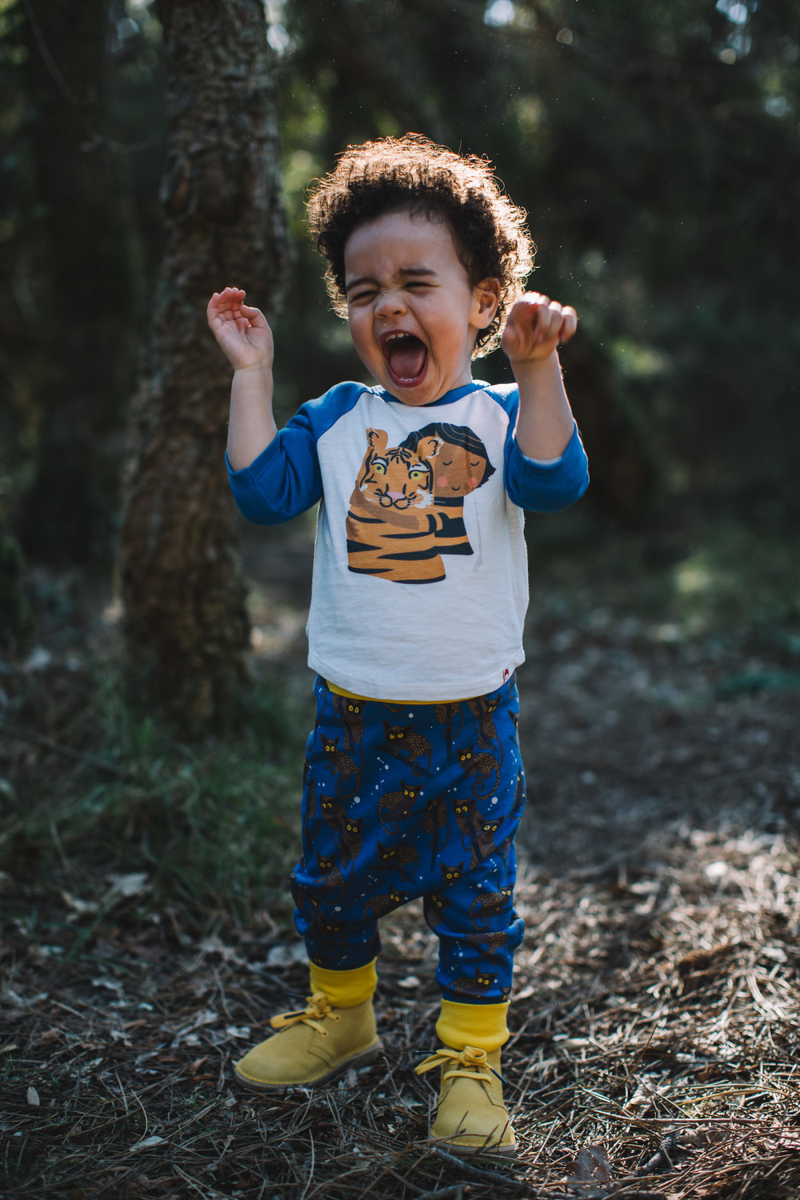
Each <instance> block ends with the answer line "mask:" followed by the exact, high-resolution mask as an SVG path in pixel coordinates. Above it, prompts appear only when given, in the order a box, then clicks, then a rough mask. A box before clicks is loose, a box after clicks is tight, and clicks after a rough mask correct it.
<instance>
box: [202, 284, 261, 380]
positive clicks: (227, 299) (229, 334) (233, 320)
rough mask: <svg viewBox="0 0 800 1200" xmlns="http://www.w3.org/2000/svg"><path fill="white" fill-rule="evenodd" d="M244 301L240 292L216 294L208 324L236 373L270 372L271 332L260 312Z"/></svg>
mask: <svg viewBox="0 0 800 1200" xmlns="http://www.w3.org/2000/svg"><path fill="white" fill-rule="evenodd" d="M244 297H245V293H244V292H243V291H242V289H241V288H233V287H226V288H224V289H223V291H221V292H214V295H213V296H212V297H211V299H210V300H209V302H208V308H207V309H206V315H207V316H208V324H209V325H210V327H211V332H212V333H213V334H214V337H215V338H216V339H217V341H218V342H219V344H220V346H221V347H222V350H223V352H224V353H225V356H226V358H227V359H228V362H229V363H230V364H231V366H232V367H233V369H234V370H235V371H242V370H247V369H249V368H250V367H262V368H264V369H266V370H269V369H271V367H272V360H273V357H274V345H273V341H272V330H271V329H270V327H269V325H268V324H267V318H266V317H265V316H264V314H263V313H262V312H261V311H260V310H259V309H257V308H251V307H250V305H249V304H243V303H242V301H243V300H244Z"/></svg>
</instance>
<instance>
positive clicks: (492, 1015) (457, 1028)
mask: <svg viewBox="0 0 800 1200" xmlns="http://www.w3.org/2000/svg"><path fill="white" fill-rule="evenodd" d="M507 1012H508V1003H507V1002H506V1003H505V1004H456V1002H455V1001H454V1000H443V1001H442V1011H441V1015H440V1017H439V1020H438V1021H437V1022H436V1033H437V1035H438V1037H439V1039H440V1040H441V1041H442V1042H444V1044H445V1046H449V1047H450V1049H451V1050H463V1049H464V1047H465V1046H475V1047H476V1048H477V1049H479V1050H486V1052H487V1053H489V1052H491V1051H492V1050H499V1049H500V1047H501V1046H504V1045H505V1043H506V1042H507V1041H508V1039H509V1037H510V1034H509V1032H508V1026H507V1025H506V1013H507Z"/></svg>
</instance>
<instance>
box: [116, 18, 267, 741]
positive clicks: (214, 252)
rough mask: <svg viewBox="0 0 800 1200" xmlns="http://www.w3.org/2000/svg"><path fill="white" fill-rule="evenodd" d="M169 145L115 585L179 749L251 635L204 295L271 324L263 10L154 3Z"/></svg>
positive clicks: (217, 356) (151, 690)
mask: <svg viewBox="0 0 800 1200" xmlns="http://www.w3.org/2000/svg"><path fill="white" fill-rule="evenodd" d="M158 15H159V18H160V20H161V23H162V26H163V29H164V39H165V51H166V61H167V74H168V82H167V105H168V116H169V118H170V125H171V134H170V145H169V150H168V154H167V163H166V170H165V175H164V181H163V190H162V201H163V204H164V208H165V213H166V231H165V248H164V257H163V261H162V265H161V270H160V276H159V282H158V287H157V292H156V298H155V304H154V313H153V321H152V328H151V335H150V340H149V349H148V352H147V355H146V361H145V366H144V371H143V378H142V382H141V385H140V388H139V393H138V395H137V397H136V399H135V402H134V413H133V421H134V442H135V444H134V453H133V460H132V464H131V471H130V478H129V482H128V488H127V504H126V513H125V521H124V529H123V536H122V552H121V575H122V591H123V599H124V603H125V612H126V616H125V634H126V643H127V659H128V667H129V679H130V681H131V682H132V683H133V685H134V689H135V694H136V695H137V696H138V698H139V699H140V700H142V701H144V702H145V703H146V704H148V706H149V707H152V708H155V709H156V710H157V711H159V712H160V713H162V714H163V715H165V716H166V717H167V719H168V720H169V722H170V724H171V725H172V726H173V727H174V728H176V729H177V730H178V731H180V732H181V733H182V734H183V735H184V736H190V737H192V736H198V735H200V734H202V733H203V732H205V731H207V730H209V729H211V728H214V727H218V726H220V725H222V724H225V723H226V722H227V720H229V719H230V716H231V714H232V712H233V710H234V708H235V702H236V699H237V696H238V695H239V692H240V689H241V685H242V682H243V680H244V665H243V650H244V647H245V646H246V644H247V641H248V634H249V623H248V619H247V614H246V610H245V586H244V581H243V578H242V574H241V570H240V566H239V561H238V552H237V545H236V543H237V536H236V523H235V509H234V506H233V503H232V500H231V498H230V495H229V492H228V484H227V479H226V475H225V470H224V462H223V453H224V447H225V432H226V424H227V413H228V398H229V391H230V368H229V366H228V365H227V363H226V361H225V359H224V358H223V356H222V354H221V353H220V351H219V349H218V347H217V345H216V343H215V342H214V339H213V338H212V336H211V334H210V332H209V331H208V328H207V326H206V318H205V309H206V304H207V302H208V299H209V297H210V295H211V293H212V292H213V291H219V290H220V289H221V288H222V287H224V286H225V285H226V284H235V285H236V286H238V287H244V288H246V289H247V292H248V295H249V297H250V299H251V301H252V302H253V303H257V304H259V306H260V307H262V308H264V309H266V310H267V312H268V313H269V312H270V311H271V310H274V307H275V305H276V302H277V300H278V298H279V295H280V292H281V287H282V283H283V279H284V275H285V265H286V259H287V246H288V235H287V232H286V227H285V221H284V216H283V210H282V207H281V204H280V199H279V168H278V136H277V120H276V111H275V99H274V87H273V60H272V53H271V51H270V48H269V46H268V44H267V40H266V24H265V18H264V8H263V4H261V3H260V0H160V2H159V4H158Z"/></svg>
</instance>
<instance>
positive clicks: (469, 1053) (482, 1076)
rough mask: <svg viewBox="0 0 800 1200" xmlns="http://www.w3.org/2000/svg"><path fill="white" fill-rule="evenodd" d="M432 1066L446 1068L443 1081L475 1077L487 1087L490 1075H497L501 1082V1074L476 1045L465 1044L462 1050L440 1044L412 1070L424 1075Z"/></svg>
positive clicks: (484, 1052)
mask: <svg viewBox="0 0 800 1200" xmlns="http://www.w3.org/2000/svg"><path fill="white" fill-rule="evenodd" d="M434 1067H445V1068H446V1069H445V1071H444V1077H443V1080H442V1082H445V1083H446V1082H447V1080H448V1079H477V1080H478V1082H479V1083H483V1084H485V1085H486V1086H487V1087H488V1086H489V1084H490V1083H491V1082H492V1079H491V1077H492V1075H497V1078H498V1079H499V1080H500V1081H501V1082H502V1080H503V1076H502V1075H499V1074H498V1072H497V1071H495V1069H494V1067H493V1066H492V1065H491V1064H490V1063H489V1056H488V1054H487V1053H486V1051H485V1050H481V1049H479V1048H478V1047H477V1046H465V1047H464V1049H463V1050H451V1049H450V1048H449V1047H448V1046H441V1047H440V1048H439V1049H438V1050H437V1051H436V1053H435V1054H431V1056H430V1057H429V1058H426V1059H425V1060H424V1061H423V1062H421V1063H420V1064H419V1066H418V1067H415V1068H414V1070H415V1071H416V1073H417V1075H424V1073H425V1072H426V1071H432V1070H433V1069H434Z"/></svg>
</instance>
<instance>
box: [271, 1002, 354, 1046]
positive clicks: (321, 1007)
mask: <svg viewBox="0 0 800 1200" xmlns="http://www.w3.org/2000/svg"><path fill="white" fill-rule="evenodd" d="M306 1001H307V1003H306V1006H305V1008H302V1009H298V1011H297V1012H287V1013H280V1014H279V1015H278V1016H277V1017H271V1018H270V1022H269V1023H270V1025H271V1026H272V1028H273V1029H288V1028H289V1027H290V1026H291V1025H310V1026H311V1028H312V1029H316V1031H317V1033H321V1034H322V1036H323V1037H327V1036H328V1030H327V1029H325V1028H323V1025H322V1022H323V1021H325V1020H330V1021H341V1019H342V1018H341V1016H340V1015H339V1013H337V1012H336V1011H335V1010H334V1008H333V1006H332V1005H331V1002H330V1000H329V999H328V997H327V996H326V995H325V993H324V992H314V995H313V996H306Z"/></svg>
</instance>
